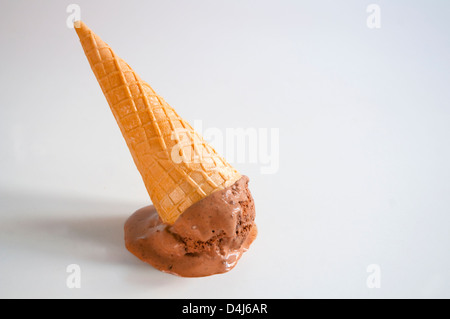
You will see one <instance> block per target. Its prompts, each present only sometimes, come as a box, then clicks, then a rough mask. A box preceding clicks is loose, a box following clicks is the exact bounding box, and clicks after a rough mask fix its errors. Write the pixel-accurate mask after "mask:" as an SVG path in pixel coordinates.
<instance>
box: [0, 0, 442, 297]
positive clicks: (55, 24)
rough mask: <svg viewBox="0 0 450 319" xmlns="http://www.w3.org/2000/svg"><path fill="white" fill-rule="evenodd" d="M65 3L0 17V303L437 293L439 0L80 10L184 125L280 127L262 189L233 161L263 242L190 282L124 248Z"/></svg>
mask: <svg viewBox="0 0 450 319" xmlns="http://www.w3.org/2000/svg"><path fill="white" fill-rule="evenodd" d="M69 3H70V2H67V3H66V2H64V1H39V2H35V1H4V0H3V1H1V2H0V7H1V10H0V17H1V19H0V39H1V43H2V49H1V50H0V58H1V61H2V63H1V64H0V87H1V88H2V94H1V95H0V150H1V153H0V188H1V192H0V297H3V298H5V297H6V298H28V297H45V298H52V297H63V298H81V297H88V298H99V297H111V298H118V297H125V298H190V297H212V298H216V297H225V298H230V297H233V298H241V297H243V298H258V297H262V298H266V297H267V298H279V297H286V298H298V297H306V298H309V297H356V298H372V297H373V298H379V297H415V298H417V297H419V298H421V297H438V298H442V297H447V298H448V297H450V289H449V287H450V271H449V269H450V257H449V251H450V235H449V225H450V217H449V216H450V215H449V213H450V199H449V196H448V194H449V193H450V184H449V180H450V170H449V168H448V163H449V162H450V150H449V143H448V141H449V137H450V125H449V123H450V107H449V106H450V91H449V90H448V87H449V83H450V81H449V80H450V59H449V58H448V57H449V56H450V43H449V38H450V37H449V30H450V22H449V21H450V20H449V19H448V17H449V14H450V10H449V4H448V3H447V2H445V1H395V3H393V2H392V1H377V2H374V3H377V4H379V6H380V8H381V29H369V28H368V27H367V26H366V19H367V17H368V15H369V13H367V12H366V8H367V5H368V4H370V3H371V2H365V1H362V2H361V1H345V2H338V1H331V0H330V1H323V0H321V1H277V2H275V1H271V2H270V1H197V0H191V1H146V2H145V3H144V2H143V1H77V4H79V5H80V7H81V18H82V19H83V20H84V21H85V22H86V23H87V24H88V26H90V27H91V28H92V29H93V30H94V31H95V32H96V33H97V34H99V35H100V36H101V37H102V38H103V39H104V40H105V41H106V42H108V43H109V44H110V45H111V46H112V48H113V49H114V50H115V51H116V53H117V54H118V55H119V56H121V57H122V58H124V59H125V60H126V61H127V62H128V63H129V64H130V65H131V66H132V67H133V68H134V69H135V70H136V71H137V72H138V73H139V74H140V75H141V77H142V78H143V79H144V80H146V81H147V82H149V83H150V84H151V85H152V86H153V88H154V89H155V90H156V91H157V92H158V93H159V94H160V95H162V96H163V97H165V99H166V100H167V101H168V102H169V103H170V104H171V105H172V106H173V107H174V108H175V109H177V111H178V112H179V113H180V115H182V116H183V117H185V118H186V119H187V120H188V121H190V122H193V121H196V120H202V125H203V127H204V128H218V129H220V130H221V131H225V130H226V128H238V127H243V128H254V129H259V128H268V129H271V128H275V129H279V132H280V140H279V154H278V155H279V162H280V167H279V170H278V171H277V172H276V174H272V175H264V174H261V172H260V167H261V166H263V163H262V160H261V159H260V158H259V161H258V163H249V162H248V161H246V162H233V164H234V165H235V166H236V167H237V168H238V169H239V170H240V171H241V172H243V173H244V174H246V175H248V176H250V178H251V189H252V192H253V195H254V197H255V201H256V205H257V223H258V227H259V237H258V239H257V240H256V242H255V243H254V245H253V246H252V248H251V250H250V251H249V252H247V253H246V254H245V255H244V256H243V258H242V259H241V261H240V262H239V264H238V266H237V267H236V268H235V269H234V270H233V271H231V272H229V273H227V274H224V275H218V276H212V277H207V278H199V279H186V278H178V277H175V276H171V275H167V274H163V273H160V272H158V271H156V270H154V269H152V268H151V267H149V266H147V265H145V264H143V263H141V262H140V261H139V260H137V259H136V258H135V257H134V256H132V255H131V254H129V253H128V252H127V251H126V249H125V248H124V246H123V239H122V236H123V232H122V225H123V223H124V221H125V219H126V218H127V217H128V216H129V215H130V214H131V213H133V211H134V210H136V209H138V208H140V207H142V206H144V205H147V204H148V203H149V201H148V199H147V195H146V193H145V189H144V187H143V184H142V181H141V180H140V177H139V174H138V172H137V170H136V169H135V167H134V164H133V163H132V160H131V156H130V155H129V152H128V150H127V148H126V146H125V143H124V142H123V139H122V137H121V135H120V132H119V129H118V127H117V125H116V123H115V121H114V118H113V117H112V114H111V112H110V110H109V107H108V105H107V103H106V101H105V99H104V97H103V96H102V93H101V90H100V88H99V86H98V84H97V82H96V80H95V77H94V75H93V74H92V72H91V70H90V68H89V66H88V63H87V60H86V58H85V56H84V54H83V51H82V49H81V46H80V44H79V42H78V39H77V37H76V35H75V32H74V31H73V30H69V29H68V28H67V27H66V18H67V16H68V13H66V7H67V5H68V4H69ZM272 155H277V154H272ZM69 264H78V265H79V266H80V268H81V288H79V289H69V288H68V287H67V286H66V279H67V277H68V275H69V274H68V273H67V272H66V267H67V266H68V265H69ZM371 264H376V265H379V267H380V269H381V288H378V289H377V288H375V289H369V288H368V287H367V285H366V280H367V277H368V276H369V275H370V274H369V273H367V272H366V269H367V267H368V266H369V265H371Z"/></svg>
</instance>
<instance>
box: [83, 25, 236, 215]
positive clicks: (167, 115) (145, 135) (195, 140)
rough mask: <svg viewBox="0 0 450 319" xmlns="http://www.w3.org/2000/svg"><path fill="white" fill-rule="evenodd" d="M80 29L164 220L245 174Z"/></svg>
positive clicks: (102, 44) (87, 31)
mask: <svg viewBox="0 0 450 319" xmlns="http://www.w3.org/2000/svg"><path fill="white" fill-rule="evenodd" d="M75 30H76V32H77V34H78V37H79V38H80V42H81V45H82V46H83V50H84V52H85V54H86V57H87V59H88V61H89V64H90V66H91V68H92V71H93V72H94V74H95V76H96V78H97V81H98V82H99V84H100V86H101V88H102V91H103V94H104V95H105V97H106V99H107V101H108V103H109V106H110V107H111V110H112V112H113V114H114V117H115V119H116V121H117V123H118V125H119V127H120V130H121V132H122V135H123V137H124V138H125V141H126V143H127V145H128V148H129V150H130V152H131V155H132V157H133V160H134V163H135V164H136V167H137V168H138V170H139V172H140V174H141V176H142V179H143V181H144V184H145V187H146V189H147V191H148V193H149V195H150V199H151V200H152V202H153V205H154V206H155V208H156V210H157V211H158V214H159V216H160V217H161V219H162V220H163V221H164V222H165V223H168V224H173V223H174V222H175V220H176V219H177V218H178V217H179V216H180V215H181V214H182V213H183V212H184V211H185V210H186V209H187V208H188V207H190V206H191V205H192V204H194V203H196V202H198V201H199V200H201V199H203V198H205V197H206V196H208V195H209V194H211V193H213V192H214V191H217V190H221V189H224V188H226V187H228V186H231V185H232V184H234V183H235V182H236V181H237V180H238V179H239V178H240V177H241V175H240V174H239V173H238V172H237V171H236V170H235V169H234V168H233V167H232V166H231V165H230V164H229V163H228V162H227V161H226V160H225V159H224V158H222V157H221V156H220V155H218V154H217V152H216V151H215V150H214V148H213V147H212V146H211V145H209V144H208V143H206V142H205V140H204V139H203V138H202V137H201V136H200V134H198V133H197V132H196V131H194V129H193V128H192V127H191V125H189V123H187V122H186V121H185V120H184V119H183V118H181V117H180V116H179V115H178V114H177V113H176V112H175V110H174V109H173V108H172V107H171V106H170V105H168V104H167V103H166V102H165V101H164V99H163V98H161V97H160V96H159V95H157V94H156V93H155V91H154V90H153V89H152V88H151V87H150V85H148V84H147V83H146V82H144V81H142V80H141V78H140V77H139V75H137V74H136V73H135V72H134V71H133V69H131V67H130V66H129V65H128V64H127V63H126V62H125V61H123V60H122V59H121V58H119V57H118V56H117V55H116V54H115V53H114V52H113V50H111V48H110V47H109V46H108V45H107V44H106V43H105V42H103V41H102V40H101V39H100V38H99V37H98V36H97V35H96V34H95V33H93V32H92V31H91V30H90V29H89V28H88V27H87V26H86V25H85V24H84V23H83V22H81V21H80V23H79V24H78V27H76V28H75Z"/></svg>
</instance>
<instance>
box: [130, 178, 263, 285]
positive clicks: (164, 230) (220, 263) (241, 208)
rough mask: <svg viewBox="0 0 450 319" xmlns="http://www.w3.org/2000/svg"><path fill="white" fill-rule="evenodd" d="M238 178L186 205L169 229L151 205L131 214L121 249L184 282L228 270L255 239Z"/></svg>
mask: <svg viewBox="0 0 450 319" xmlns="http://www.w3.org/2000/svg"><path fill="white" fill-rule="evenodd" d="M248 182H249V179H248V177H246V176H243V177H241V178H240V179H239V180H238V181H237V182H235V183H234V184H233V185H232V186H230V187H227V188H225V189H223V190H220V191H216V192H214V193H212V194H210V195H209V196H207V197H205V198H204V199H202V200H200V201H199V202H197V203H195V204H193V205H192V206H190V207H189V208H188V209H187V210H186V211H185V212H184V213H183V214H182V215H181V216H180V217H179V218H178V219H177V220H176V221H175V223H174V224H172V225H168V224H164V223H163V222H162V220H161V218H160V217H159V215H158V213H157V211H156V209H155V208H154V207H153V206H147V207H144V208H142V209H140V210H138V211H137V212H135V213H134V214H133V215H132V216H131V217H130V218H129V219H128V220H127V222H126V223H125V244H126V247H127V249H128V250H129V251H130V252H131V253H133V254H134V255H136V256H137V257H138V258H139V259H141V260H143V261H145V262H147V263H149V264H151V265H152V266H154V267H155V268H157V269H159V270H161V271H164V272H168V273H171V274H176V275H179V276H183V277H202V276H208V275H213V274H219V273H224V272H227V271H229V270H231V269H232V268H233V267H234V266H235V265H236V263H237V261H238V260H239V258H240V257H241V256H242V254H243V253H244V252H245V251H247V249H248V248H249V246H250V244H251V243H252V242H253V240H254V239H255V238H256V235H257V229H256V225H255V223H254V220H255V205H254V202H253V198H252V195H251V193H250V190H249V189H248Z"/></svg>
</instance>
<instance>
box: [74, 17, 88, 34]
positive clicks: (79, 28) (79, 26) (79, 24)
mask: <svg viewBox="0 0 450 319" xmlns="http://www.w3.org/2000/svg"><path fill="white" fill-rule="evenodd" d="M73 26H74V29H75V31H76V32H77V34H78V35H80V33H85V32H86V31H89V28H88V27H87V26H86V24H84V22H83V21H81V20H76V21H74V22H73Z"/></svg>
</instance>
